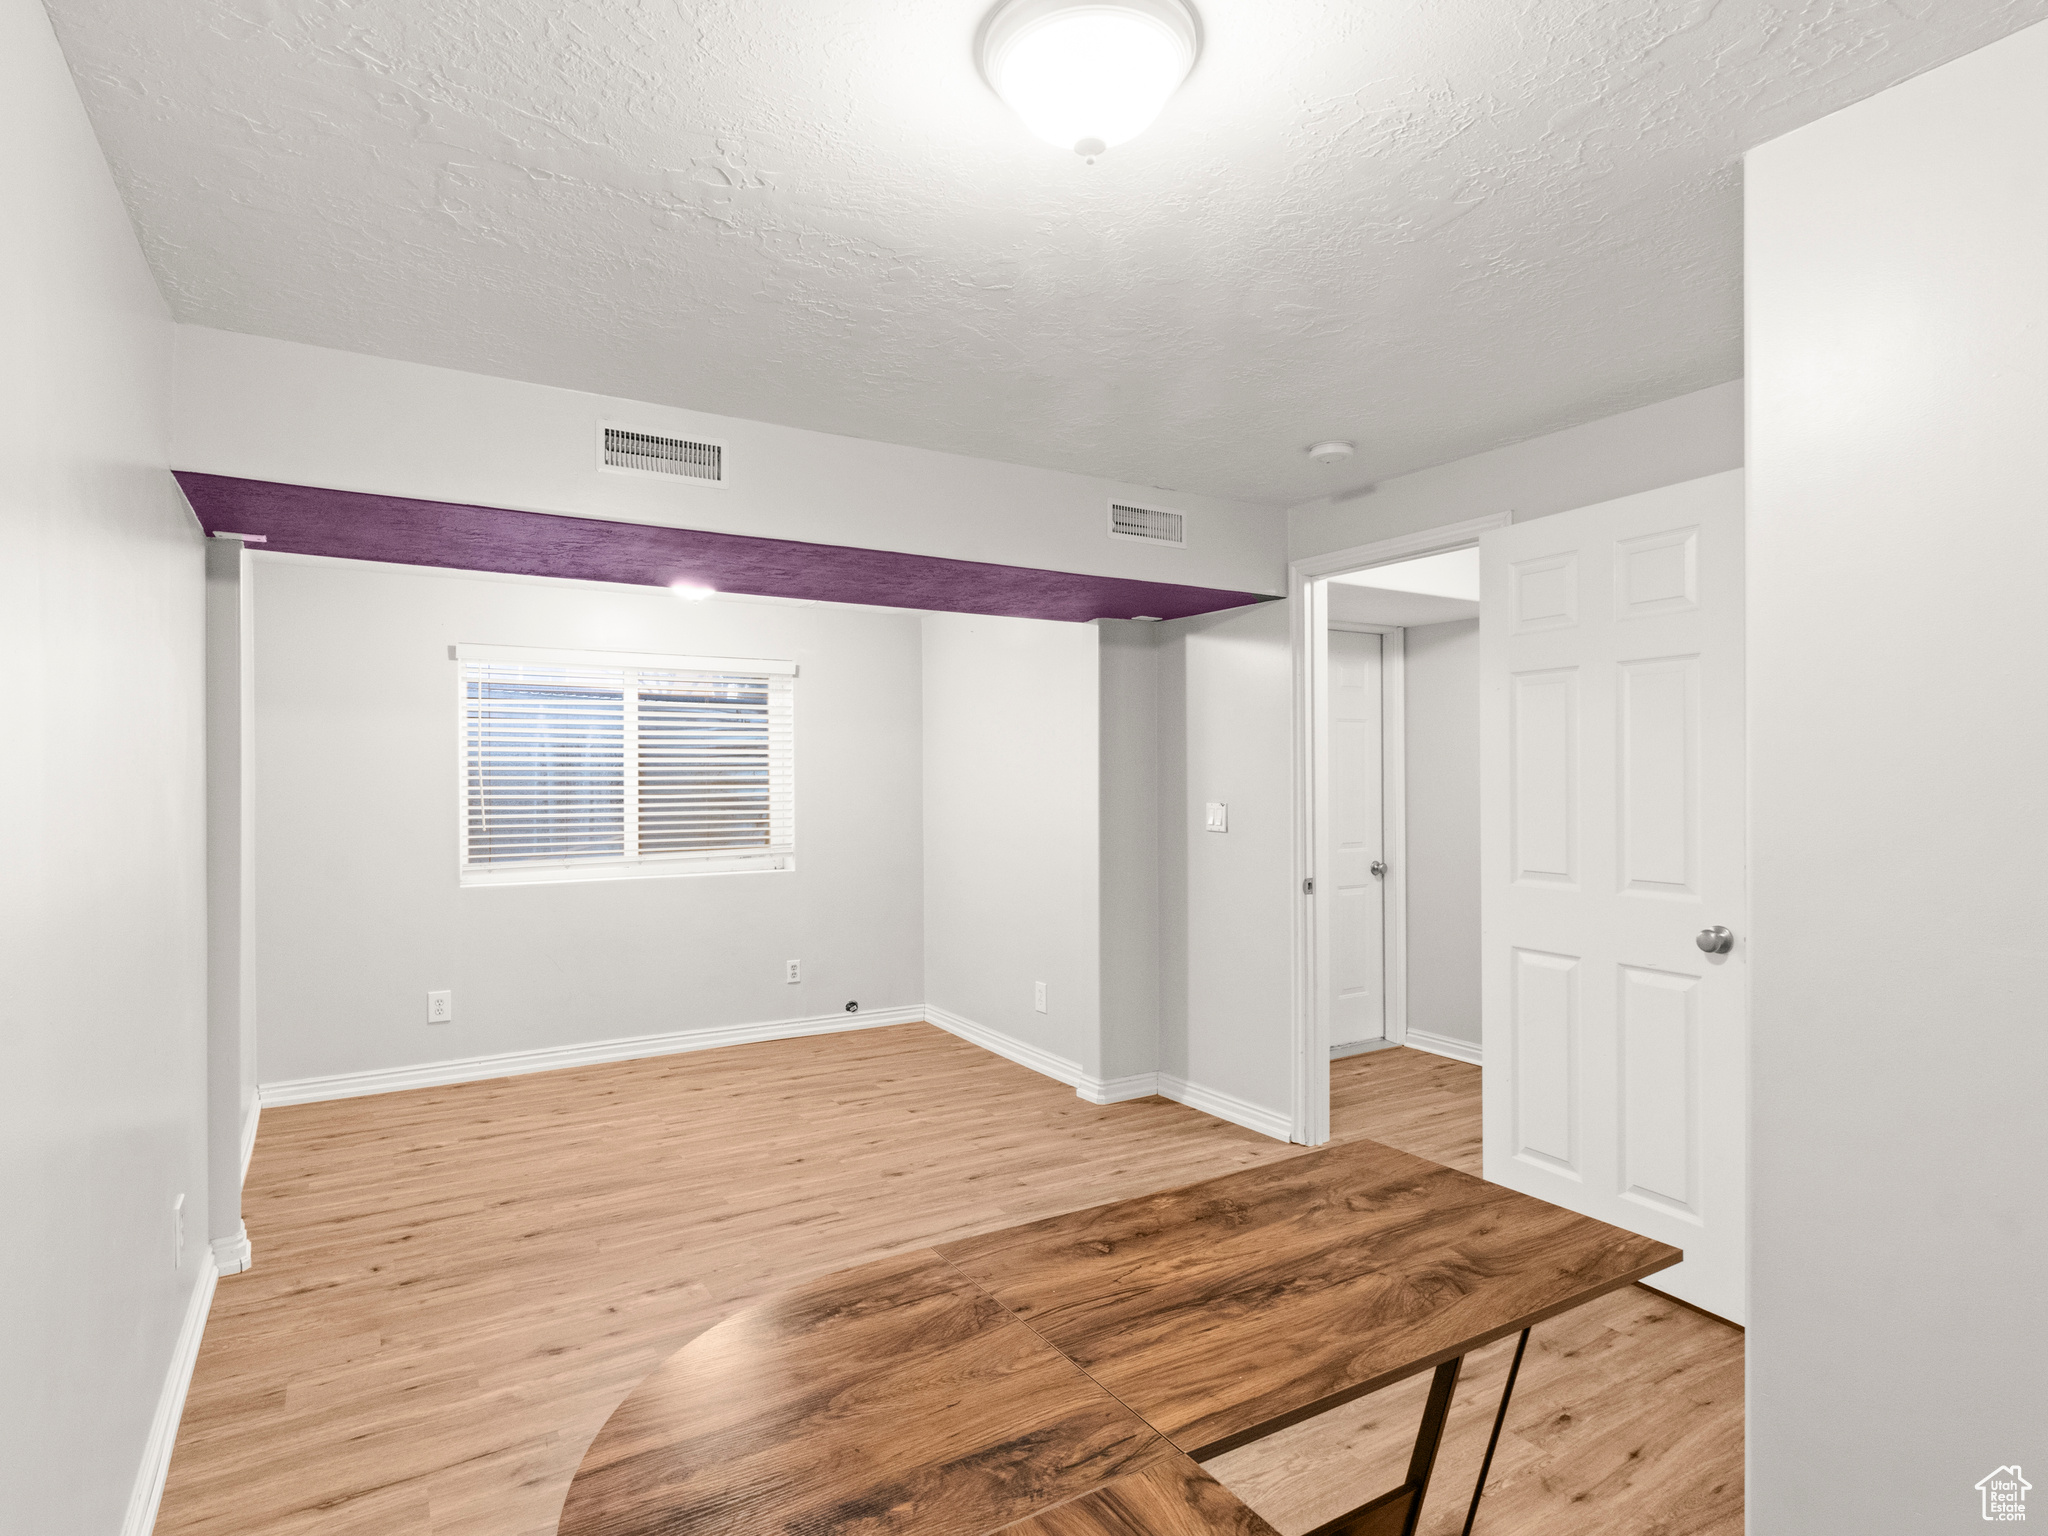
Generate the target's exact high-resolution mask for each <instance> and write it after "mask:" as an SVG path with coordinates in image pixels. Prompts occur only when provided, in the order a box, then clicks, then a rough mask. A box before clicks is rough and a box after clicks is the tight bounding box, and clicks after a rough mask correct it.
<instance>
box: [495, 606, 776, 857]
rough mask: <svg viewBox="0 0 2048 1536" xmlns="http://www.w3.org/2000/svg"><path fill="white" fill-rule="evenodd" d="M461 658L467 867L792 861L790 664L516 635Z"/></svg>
mask: <svg viewBox="0 0 2048 1536" xmlns="http://www.w3.org/2000/svg"><path fill="white" fill-rule="evenodd" d="M456 659H457V661H458V663H459V670H460V673H461V681H462V701H461V709H462V774H463V780H462V875H463V879H464V880H465V881H467V882H470V883H490V882H494V881H514V880H535V879H576V878H592V877H602V876H614V875H621V874H681V873H689V872H704V871H711V870H720V869H763V868H765V869H785V868H789V867H791V866H792V864H793V856H794V853H795V847H796V796H795V762H794V746H795V728H794V704H795V698H794V688H795V673H796V668H795V666H794V665H793V664H792V663H789V662H780V661H736V660H730V659H725V658H716V657H662V656H628V655H613V654H604V653H595V652H575V651H534V650H524V649H520V648H515V647H508V646H458V647H457V648H456Z"/></svg>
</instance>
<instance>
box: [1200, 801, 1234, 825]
mask: <svg viewBox="0 0 2048 1536" xmlns="http://www.w3.org/2000/svg"><path fill="white" fill-rule="evenodd" d="M1202 828H1203V830H1204V831H1207V832H1228V831H1229V830H1230V807H1229V806H1227V805H1225V804H1224V803H1223V802H1222V801H1221V800H1211V801H1210V802H1209V803H1208V804H1207V805H1205V806H1203V807H1202Z"/></svg>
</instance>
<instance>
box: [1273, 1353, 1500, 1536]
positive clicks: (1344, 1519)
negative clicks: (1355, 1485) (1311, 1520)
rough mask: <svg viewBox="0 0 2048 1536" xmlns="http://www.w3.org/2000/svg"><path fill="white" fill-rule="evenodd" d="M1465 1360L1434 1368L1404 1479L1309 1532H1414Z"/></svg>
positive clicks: (1338, 1535) (1397, 1535)
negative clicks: (1460, 1368)
mask: <svg viewBox="0 0 2048 1536" xmlns="http://www.w3.org/2000/svg"><path fill="white" fill-rule="evenodd" d="M1464 1363H1465V1362H1464V1358H1463V1357H1462V1356H1461V1357H1459V1358H1458V1359H1456V1360H1446V1361H1445V1362H1444V1363H1443V1364H1442V1365H1440V1366H1438V1367H1437V1368H1436V1375H1435V1376H1434V1377H1433V1378H1432V1379H1431V1381H1430V1383H1429V1402H1428V1404H1427V1405H1426V1406H1425V1407H1424V1408H1423V1410H1422V1422H1421V1424H1420V1425H1418V1426H1417V1427H1416V1430H1415V1450H1414V1452H1413V1453H1412V1454H1411V1455H1410V1456H1409V1458H1408V1478H1407V1481H1405V1482H1403V1483H1402V1484H1401V1486H1400V1487H1398V1488H1395V1489H1392V1490H1391V1491H1389V1492H1387V1493H1383V1494H1381V1495H1380V1496H1379V1497H1378V1498H1376V1499H1374V1500H1372V1501H1371V1502H1369V1503H1366V1504H1361V1505H1360V1506H1359V1507H1358V1508H1357V1509H1354V1510H1352V1511H1351V1512H1350V1513H1349V1514H1343V1515H1339V1516H1338V1517H1337V1518H1336V1519H1334V1520H1330V1521H1326V1522H1324V1523H1323V1524H1322V1525H1319V1526H1317V1527H1316V1528H1315V1529H1314V1530H1313V1531H1311V1532H1309V1536H1415V1528H1416V1525H1417V1523H1418V1522H1419V1521H1420V1520H1421V1519H1422V1499H1423V1495H1425V1494H1426V1493H1428V1492H1429V1475H1430V1473H1431V1472H1432V1471H1433V1470H1435V1467H1436V1453H1437V1447H1438V1446H1440V1445H1442V1444H1443V1439H1444V1420H1445V1419H1447V1418H1448V1417H1449V1416H1450V1412H1451V1394H1452V1393H1453V1392H1455V1391H1456V1390H1457V1386H1458V1368H1459V1367H1460V1366H1461V1365H1463V1364H1464Z"/></svg>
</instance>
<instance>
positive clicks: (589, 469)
mask: <svg viewBox="0 0 2048 1536" xmlns="http://www.w3.org/2000/svg"><path fill="white" fill-rule="evenodd" d="M601 421H610V422H617V423H621V424H624V425H627V426H633V427H638V428H642V429H644V430H647V431H653V432H670V433H678V434H684V435H699V436H709V437H711V438H712V439H713V440H714V441H718V442H722V443H724V444H725V445H726V449H727V454H726V468H727V472H728V474H729V475H730V484H729V485H728V486H727V487H726V488H724V489H718V488H708V487H704V486H698V485H686V484H665V483H660V482H655V481H649V480H644V479H640V478H637V477H634V476H630V475H608V474H600V473H599V472H598V470H597V448H596V434H597V426H598V423H599V422H601ZM172 453H173V457H172V462H173V463H174V465H175V466H176V467H177V468H179V469H191V470H200V471H204V472H207V473H210V474H220V475H239V476H244V477H247V478H250V479H257V480H283V481H289V482H292V483H295V484H300V485H321V486H332V487H334V488H336V489H339V490H353V491H378V492H383V493H386V494H389V495H395V496H418V497H425V498H427V499H429V500H436V501H456V502H476V503H480V504H484V505H489V506H499V507H512V508H516V509H521V510H529V511H535V512H565V513H573V514H575V515H577V516H582V517H601V518H619V519H624V520H626V521H630V522H642V523H655V524H672V525H679V526H684V527H690V528H704V529H712V530H716V531H720V532H726V533H746V534H758V535H762V536H766V537H773V538H784V539H806V540H811V541H814V542H817V543H824V544H853V545H859V546H862V547H865V548H871V549H894V550H905V551H909V552H912V553H916V554H927V555H943V556H948V557H951V558H954V559H961V560H982V561H990V562H994V563H997V564H1006V565H1024V566H1041V567H1045V568H1047V569H1052V570H1063V571H1080V572H1086V573H1092V574H1100V575H1106V576H1126V577H1133V578H1137V579H1140V580H1146V581H1171V582H1183V583H1187V584H1189V585H1193V586H1208V587H1222V588H1228V589H1232V590H1240V591H1250V592H1279V591H1282V590H1284V583H1285V570H1284V566H1285V562H1286V548H1287V530H1286V519H1285V517H1284V515H1283V514H1282V513H1280V512H1279V511H1277V510H1276V509H1274V508H1272V507H1261V506H1252V505H1250V504H1247V503H1243V502H1231V501H1224V500H1220V499H1218V498H1215V497H1204V496H1189V495H1183V494H1181V493H1179V492H1173V493H1168V492H1165V491H1154V490H1149V489H1147V488H1145V487H1142V486H1135V485H1127V484H1124V483H1122V482H1118V481H1110V480H1097V479H1093V478H1090V477H1089V476H1085V475H1071V474H1063V473H1061V472H1058V471H1055V470H1047V469H1032V468H1028V467H1025V466H1022V465H1016V464H998V463H995V462H992V461H990V460H987V459H970V458H963V457H961V456H959V455H957V454H947V453H934V452H932V451H930V450H928V449H922V448H903V447H897V446H895V445H893V444H889V443H876V442H869V441H866V440H864V439H860V438H851V437H833V436H831V435H829V434H827V433H822V432H807V431H804V430H802V429H800V428H796V427H779V426H771V425H769V424H767V423H764V422H757V421H743V420H740V419H737V418H734V417H728V416H708V415H705V414H704V413H702V412H699V411H685V410H678V409H675V408H673V407H669V406H656V405H647V404H643V403H638V402H634V401H629V400H613V399H609V398H607V397H605V396H601V395H589V394H583V393H580V392H579V391H576V390H569V389H554V388H550V387H547V386H544V385H539V384H523V383H520V382H517V381H515V380H511V379H495V378H488V377H486V376H484V375H482V374H474V373H459V372H456V371H454V370H452V369H447V368H430V367H427V366H425V365H424V364H420V363H402V362H395V361H392V360H390V359H388V358H376V357H364V356H360V355H358V354H356V353H351V352H336V351H332V350H330V349H328V348H324V347H309V346H303V345H301V344H299V343H297V342H287V341H273V340H269V339H267V338H264V337H258V336H241V335H236V334H233V333H231V332H227V331H215V330H208V329H206V328H204V327H200V326H180V327H179V328H178V395H177V402H176V414H175V417H174V435H173V439H172ZM1111 497H1116V498H1118V499H1132V500H1136V501H1138V502H1139V503H1140V504H1142V505H1145V506H1163V507H1167V508H1169V509H1172V510H1176V511H1184V512H1186V513H1187V515H1188V547H1187V548H1186V549H1165V548H1160V547H1157V546H1147V545H1144V544H1138V543H1133V542H1131V541H1130V540H1127V539H1112V538H1110V537H1109V535H1108V532H1107V526H1108V516H1109V501H1110V498H1111Z"/></svg>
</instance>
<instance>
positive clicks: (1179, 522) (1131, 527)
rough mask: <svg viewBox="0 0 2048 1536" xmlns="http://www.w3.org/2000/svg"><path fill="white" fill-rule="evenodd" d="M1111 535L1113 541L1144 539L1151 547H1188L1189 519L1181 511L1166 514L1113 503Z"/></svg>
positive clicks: (1110, 513)
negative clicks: (1160, 545) (1161, 545)
mask: <svg viewBox="0 0 2048 1536" xmlns="http://www.w3.org/2000/svg"><path fill="white" fill-rule="evenodd" d="M1109 536H1110V537H1111V538H1112V539H1142V540H1143V541H1144V542H1145V543H1147V544H1170V545H1172V546H1173V547H1174V548H1175V549H1186V548H1187V547H1188V535H1187V518H1186V517H1185V516H1184V515H1183V514H1181V513H1179V512H1162V511H1160V510H1159V509H1158V508H1157V507H1133V506H1130V505H1128V504H1127V503H1124V502H1121V501H1112V502H1111V503H1110V504H1109Z"/></svg>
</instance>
